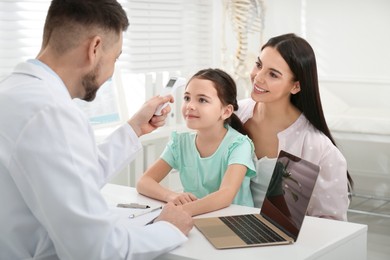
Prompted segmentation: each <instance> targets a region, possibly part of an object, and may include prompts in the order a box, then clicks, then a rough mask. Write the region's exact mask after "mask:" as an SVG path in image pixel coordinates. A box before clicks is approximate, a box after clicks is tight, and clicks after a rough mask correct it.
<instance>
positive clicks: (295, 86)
mask: <svg viewBox="0 0 390 260" xmlns="http://www.w3.org/2000/svg"><path fill="white" fill-rule="evenodd" d="M299 91H301V85H300V84H299V81H296V82H295V83H294V87H293V88H292V89H291V94H293V95H295V94H297V93H298V92H299Z"/></svg>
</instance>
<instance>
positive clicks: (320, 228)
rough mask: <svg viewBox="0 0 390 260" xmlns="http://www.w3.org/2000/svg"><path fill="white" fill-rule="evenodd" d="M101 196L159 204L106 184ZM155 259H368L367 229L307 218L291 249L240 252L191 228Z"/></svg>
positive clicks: (238, 210)
mask: <svg viewBox="0 0 390 260" xmlns="http://www.w3.org/2000/svg"><path fill="white" fill-rule="evenodd" d="M102 194H103V196H104V197H105V198H106V200H107V201H108V203H109V204H112V205H113V204H116V203H119V202H126V201H131V202H139V203H146V204H149V205H151V206H157V205H160V204H161V202H158V201H155V200H153V199H150V198H147V197H144V196H142V195H140V194H138V193H137V192H136V190H135V189H134V188H130V187H125V186H119V185H114V184H107V185H106V186H105V187H104V188H103V189H102ZM257 212H259V209H256V208H250V207H243V206H237V205H231V206H230V207H228V208H225V209H222V210H218V211H215V212H212V213H208V214H204V215H201V216H198V217H209V216H223V215H237V214H244V213H257ZM158 259H207V260H209V259H212V260H218V259H221V260H229V259H232V260H233V259H234V260H237V259H245V260H250V259H256V260H258V259H274V260H275V259H283V260H285V259H321V260H325V259H331V260H334V259H354V260H356V259H362V260H363V259H367V226H366V225H361V224H355V223H347V222H342V221H335V220H328V219H320V218H314V217H306V218H305V221H304V223H303V226H302V230H301V232H300V234H299V237H298V240H297V242H296V243H295V244H292V245H283V246H267V247H255V248H241V249H224V250H217V249H215V248H214V247H213V246H212V245H211V244H210V243H209V242H208V241H207V240H206V238H204V237H203V235H202V234H201V233H200V232H199V231H198V230H197V229H196V228H193V229H192V230H191V232H190V234H189V240H188V241H187V243H185V244H183V245H182V246H180V247H178V248H176V249H175V250H173V251H171V252H170V253H169V254H165V255H164V256H161V257H160V258H158Z"/></svg>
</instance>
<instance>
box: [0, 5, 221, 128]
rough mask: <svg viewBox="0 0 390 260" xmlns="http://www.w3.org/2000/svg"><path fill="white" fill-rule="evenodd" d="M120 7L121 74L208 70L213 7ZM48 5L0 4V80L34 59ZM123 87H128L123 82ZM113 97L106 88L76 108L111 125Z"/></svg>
mask: <svg viewBox="0 0 390 260" xmlns="http://www.w3.org/2000/svg"><path fill="white" fill-rule="evenodd" d="M119 2H120V3H121V4H122V6H123V8H124V9H125V10H126V12H127V15H128V17H129V20H130V27H129V29H128V30H127V32H125V34H124V42H123V53H122V55H121V57H120V58H119V60H118V65H119V66H120V67H121V68H122V69H123V70H124V71H125V72H127V73H129V74H135V73H137V74H140V73H150V72H154V73H156V72H163V71H171V72H172V71H180V73H182V74H183V75H184V74H188V73H190V74H192V73H194V72H195V71H196V70H198V69H200V68H204V67H210V66H211V65H212V64H213V55H212V52H213V34H212V30H211V29H210V28H212V25H213V20H212V17H213V16H212V10H213V8H212V7H213V3H212V1H209V0H191V1H184V0H158V1H157V0H119ZM49 4H50V0H3V1H0V35H1V38H0V80H1V79H2V78H3V77H4V76H6V75H8V74H9V73H10V72H11V71H12V69H13V68H14V67H15V65H16V64H17V63H19V62H21V61H25V60H27V59H29V58H34V57H35V56H36V55H37V53H38V52H39V49H40V44H41V39H42V33H43V25H44V19H45V17H46V12H47V9H48V7H49ZM126 85H131V83H127V82H126ZM113 91H115V89H114V88H111V87H110V86H109V85H105V86H103V87H102V89H101V90H100V91H99V92H98V96H97V98H96V100H95V102H92V103H85V102H83V101H81V102H78V101H77V102H78V103H79V104H80V106H81V107H82V108H83V109H84V110H85V111H86V112H87V113H88V114H89V116H90V117H91V120H93V121H96V120H97V122H100V123H104V122H105V121H107V120H108V121H112V120H114V121H115V120H117V119H118V114H117V115H116V116H115V113H118V108H117V102H116V100H115V98H113V97H114V95H116V94H115V93H114V92H113ZM103 106H105V109H104V108H103ZM103 110H105V111H103ZM107 111H108V113H109V114H110V115H109V114H107Z"/></svg>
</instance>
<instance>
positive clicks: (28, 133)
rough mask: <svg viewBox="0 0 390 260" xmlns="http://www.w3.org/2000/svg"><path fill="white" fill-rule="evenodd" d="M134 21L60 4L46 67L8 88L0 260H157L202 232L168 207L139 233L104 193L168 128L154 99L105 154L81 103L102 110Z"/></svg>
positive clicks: (27, 69) (17, 77) (103, 3)
mask: <svg viewBox="0 0 390 260" xmlns="http://www.w3.org/2000/svg"><path fill="white" fill-rule="evenodd" d="M128 25H129V23H128V19H127V17H126V13H125V12H124V10H123V9H122V7H121V6H120V5H119V4H118V3H117V1H115V0H68V1H63V0H53V1H52V2H51V5H50V8H49V11H48V14H47V18H46V23H45V27H44V35H43V43H42V48H41V51H40V52H39V54H38V56H37V58H36V59H33V60H29V61H27V62H24V63H21V64H19V65H18V66H17V67H16V68H15V71H14V72H13V73H12V74H11V75H10V76H9V77H7V78H6V79H4V80H3V81H2V82H0V122H1V123H0V143H1V149H0V205H1V207H2V208H1V210H0V259H71V260H77V259H83V260H85V259H94V260H95V259H151V258H154V257H157V256H158V255H160V254H162V253H164V252H167V251H169V250H171V249H173V248H175V247H177V246H178V245H180V244H182V243H183V242H185V241H186V240H187V237H186V235H187V234H188V232H189V231H190V229H191V228H192V226H193V222H192V219H191V217H190V216H189V215H188V214H187V213H185V212H184V211H183V210H182V209H181V208H180V207H177V206H174V205H172V204H168V205H167V206H166V207H165V208H164V209H163V211H162V213H161V215H160V217H159V218H158V219H157V220H156V221H155V223H154V224H152V225H148V226H146V227H139V228H134V227H133V228H131V227H130V226H128V225H126V223H122V222H121V223H120V222H119V221H118V217H117V216H115V215H113V214H111V213H110V211H109V209H108V206H107V204H106V203H105V200H104V199H103V197H102V196H101V194H100V188H102V186H103V185H104V184H105V183H106V182H107V181H108V180H109V179H110V178H111V177H112V176H113V174H115V173H117V172H118V170H120V169H121V168H122V167H123V166H124V165H126V164H128V163H129V162H130V161H131V160H132V159H133V158H134V156H135V154H136V153H137V152H138V151H139V150H140V149H141V144H140V142H139V140H138V137H139V136H141V135H143V134H147V133H149V132H151V131H153V130H154V129H156V128H157V127H160V126H162V125H163V124H164V120H165V117H166V114H167V113H168V112H169V110H170V109H169V108H167V109H165V111H164V113H163V116H160V117H156V116H153V113H154V111H155V110H156V108H157V106H158V105H160V104H162V103H164V102H167V101H172V97H171V98H163V97H154V98H152V99H151V100H149V101H148V102H146V103H145V104H144V106H143V107H142V108H141V110H140V111H139V112H138V113H136V114H135V115H134V116H133V117H132V118H131V119H130V120H129V121H128V124H125V125H123V126H122V127H120V128H119V129H118V130H117V131H116V132H114V133H113V134H112V135H111V136H109V137H108V138H107V140H106V141H105V142H104V143H102V144H101V145H99V146H98V147H97V146H96V144H95V139H94V134H93V130H92V128H91V126H90V125H89V123H88V118H86V116H85V115H84V114H83V113H82V112H81V111H80V110H79V109H78V107H77V106H76V105H75V104H74V102H73V101H72V99H73V98H80V99H83V100H86V101H92V100H93V99H94V98H95V94H96V92H97V90H98V89H99V86H101V85H102V84H103V83H104V82H105V81H106V80H107V79H109V78H110V77H111V76H112V74H113V71H114V64H115V61H116V60H117V59H118V57H119V55H120V54H121V49H122V33H123V31H125V30H126V29H127V27H128Z"/></svg>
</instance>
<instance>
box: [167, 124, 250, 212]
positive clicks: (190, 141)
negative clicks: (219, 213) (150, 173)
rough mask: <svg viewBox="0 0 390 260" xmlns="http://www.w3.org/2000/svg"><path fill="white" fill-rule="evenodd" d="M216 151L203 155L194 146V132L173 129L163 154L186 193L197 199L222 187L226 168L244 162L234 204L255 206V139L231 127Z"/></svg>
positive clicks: (228, 127)
mask: <svg viewBox="0 0 390 260" xmlns="http://www.w3.org/2000/svg"><path fill="white" fill-rule="evenodd" d="M226 128H227V129H228V131H227V133H226V135H225V137H224V139H223V140H222V142H221V144H220V145H219V147H218V149H217V150H216V151H215V153H214V154H213V155H211V156H209V157H206V158H202V157H200V154H199V152H198V150H197V149H196V146H195V138H196V133H195V132H185V133H177V132H173V133H172V135H171V140H170V141H169V143H168V145H167V146H166V148H165V150H164V152H163V153H162V155H161V159H163V160H164V161H166V162H167V163H168V164H169V165H170V166H171V167H172V168H174V169H176V170H178V171H179V173H180V180H181V183H182V185H183V188H184V191H185V192H191V193H192V194H194V195H195V196H196V197H198V198H203V197H205V196H206V195H208V194H210V193H213V192H215V191H217V190H218V189H219V186H220V185H221V182H222V179H223V177H224V175H225V172H226V170H227V167H228V166H229V165H231V164H242V165H245V166H246V167H247V172H246V176H245V178H244V180H243V182H242V184H241V188H240V190H239V191H238V193H237V194H236V196H235V198H234V200H233V203H234V204H238V205H243V206H250V207H253V198H252V193H251V190H250V178H251V177H253V176H255V175H256V170H255V165H254V162H253V158H254V146H253V143H252V141H251V140H250V139H249V138H248V137H247V136H244V135H242V134H241V133H239V132H238V131H236V130H235V129H233V128H232V127H230V126H226Z"/></svg>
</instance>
